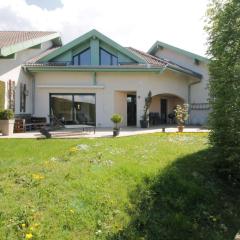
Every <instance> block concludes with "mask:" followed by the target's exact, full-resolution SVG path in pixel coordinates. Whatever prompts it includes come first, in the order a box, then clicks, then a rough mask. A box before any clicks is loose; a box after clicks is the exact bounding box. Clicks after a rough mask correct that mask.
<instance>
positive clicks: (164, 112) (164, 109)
mask: <svg viewBox="0 0 240 240" xmlns="http://www.w3.org/2000/svg"><path fill="white" fill-rule="evenodd" d="M160 105H161V111H160V112H161V116H160V118H161V123H162V124H166V123H167V99H161V104H160Z"/></svg>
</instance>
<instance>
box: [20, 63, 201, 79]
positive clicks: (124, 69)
mask: <svg viewBox="0 0 240 240" xmlns="http://www.w3.org/2000/svg"><path fill="white" fill-rule="evenodd" d="M23 67H24V68H25V69H27V71H29V72H33V73H34V72H155V73H160V74H161V73H163V72H164V71H165V70H166V69H169V70H170V71H174V72H179V73H182V74H186V75H190V76H192V77H195V78H198V79H202V75H201V74H193V73H189V72H185V71H183V70H180V69H178V68H174V67H171V66H166V67H149V66H139V67H119V66H116V67H115V66H113V67H99V66H87V67H79V66H41V65H39V66H29V65H24V66H23Z"/></svg>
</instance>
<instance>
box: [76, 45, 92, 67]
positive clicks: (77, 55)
mask: <svg viewBox="0 0 240 240" xmlns="http://www.w3.org/2000/svg"><path fill="white" fill-rule="evenodd" d="M88 50H90V51H89V54H90V63H89V65H91V48H90V47H89V48H86V49H85V50H83V51H81V52H79V53H77V54H75V55H73V57H72V63H73V65H74V66H84V65H86V64H84V65H83V64H81V61H80V59H81V58H80V55H81V54H83V53H85V52H87V51H88ZM75 57H77V60H78V64H74V58H75ZM87 65H88V64H87Z"/></svg>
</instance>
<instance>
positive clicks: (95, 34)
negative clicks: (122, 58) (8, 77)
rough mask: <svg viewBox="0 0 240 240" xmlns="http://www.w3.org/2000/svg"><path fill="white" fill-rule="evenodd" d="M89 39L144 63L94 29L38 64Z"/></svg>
mask: <svg viewBox="0 0 240 240" xmlns="http://www.w3.org/2000/svg"><path fill="white" fill-rule="evenodd" d="M91 38H93V39H94V38H98V39H99V40H100V41H103V42H105V43H107V44H109V45H110V46H112V47H113V48H115V49H117V50H118V51H119V52H121V53H123V54H125V55H127V56H128V57H130V58H131V59H133V60H134V61H136V62H138V63H146V62H145V61H144V60H143V59H141V58H139V57H138V56H136V55H135V54H133V53H132V52H130V51H129V50H128V49H126V48H124V47H122V46H121V45H119V44H118V43H116V42H114V41H113V40H111V39H110V38H108V37H106V36H105V35H103V34H102V33H100V32H98V31H97V30H95V29H93V30H91V31H89V32H87V33H85V34H84V35H82V36H80V37H78V38H76V39H74V40H73V41H71V42H69V43H67V44H66V45H64V46H62V47H61V48H59V49H57V50H55V51H53V52H52V53H50V54H48V55H47V56H45V57H43V58H41V59H39V61H38V62H48V61H50V60H51V59H53V58H55V57H57V56H58V55H60V54H62V53H64V52H66V51H69V50H70V49H72V48H73V47H75V46H76V45H79V44H81V43H83V42H85V41H87V40H89V39H91Z"/></svg>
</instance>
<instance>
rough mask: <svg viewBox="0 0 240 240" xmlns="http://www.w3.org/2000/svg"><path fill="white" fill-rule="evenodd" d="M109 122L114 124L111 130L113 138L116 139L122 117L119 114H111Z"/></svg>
mask: <svg viewBox="0 0 240 240" xmlns="http://www.w3.org/2000/svg"><path fill="white" fill-rule="evenodd" d="M111 121H112V122H113V123H114V124H115V126H114V128H113V136H114V137H116V136H118V135H119V132H120V128H119V126H118V124H119V123H121V122H122V116H121V115H120V114H113V115H112V117H111Z"/></svg>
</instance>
